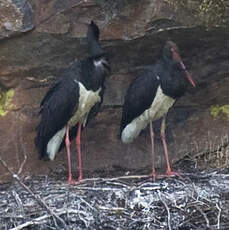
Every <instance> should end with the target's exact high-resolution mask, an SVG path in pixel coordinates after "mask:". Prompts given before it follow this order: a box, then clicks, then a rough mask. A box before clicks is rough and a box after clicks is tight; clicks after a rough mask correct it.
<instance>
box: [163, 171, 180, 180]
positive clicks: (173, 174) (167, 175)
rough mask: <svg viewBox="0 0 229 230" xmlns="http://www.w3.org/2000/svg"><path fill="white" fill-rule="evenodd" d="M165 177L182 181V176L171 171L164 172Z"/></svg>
mask: <svg viewBox="0 0 229 230" xmlns="http://www.w3.org/2000/svg"><path fill="white" fill-rule="evenodd" d="M165 176H166V177H171V176H178V177H179V179H182V176H181V175H180V173H179V172H176V171H171V170H167V171H166V175H165Z"/></svg>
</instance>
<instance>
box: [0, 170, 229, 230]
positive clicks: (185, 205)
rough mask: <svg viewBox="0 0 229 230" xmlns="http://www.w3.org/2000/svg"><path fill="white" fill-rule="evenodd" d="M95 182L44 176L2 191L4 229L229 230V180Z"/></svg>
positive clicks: (186, 177)
mask: <svg viewBox="0 0 229 230" xmlns="http://www.w3.org/2000/svg"><path fill="white" fill-rule="evenodd" d="M182 177H183V179H182V180H178V179H176V178H162V179H158V180H157V181H156V182H153V181H152V180H151V179H150V178H149V177H145V176H126V177H118V178H92V179H87V180H84V181H83V182H82V183H80V184H78V185H75V186H72V185H68V184H67V183H64V182H63V181H60V180H59V181H58V180H56V179H55V178H50V177H47V176H39V177H36V178H31V177H27V178H24V179H23V180H22V179H20V178H18V177H17V176H15V178H16V181H15V182H13V183H12V184H11V185H10V186H9V187H8V188H4V189H3V188H1V187H0V197H1V199H0V229H11V230H20V229H39V230H40V229H77V230H78V229H93V230H94V229H115V230H116V229H119V230H121V229H229V175H228V174H225V173H219V172H218V173H216V172H211V173H204V172H203V173H198V174H191V173H189V174H182Z"/></svg>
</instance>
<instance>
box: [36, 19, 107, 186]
mask: <svg viewBox="0 0 229 230" xmlns="http://www.w3.org/2000/svg"><path fill="white" fill-rule="evenodd" d="M87 42H88V50H89V57H86V58H83V59H82V60H79V61H75V62H74V63H73V64H72V65H71V67H70V68H69V70H68V71H67V72H66V73H65V74H64V75H63V76H62V77H61V79H60V80H59V81H58V82H57V83H56V84H55V85H54V86H53V87H51V88H50V89H49V90H48V92H47V93H46V95H45V97H44V98H43V100H42V101H41V104H40V106H41V109H40V115H41V120H40V123H39V125H38V126H37V136H36V137H35V144H36V147H37V148H38V151H39V154H40V158H44V159H49V160H54V158H55V155H56V153H57V152H58V150H59V149H60V146H61V143H62V141H63V140H64V137H65V145H66V149H67V156H68V171H69V175H68V183H69V184H74V183H76V182H79V181H80V180H82V178H83V175H82V164H81V148H80V145H81V144H80V139H81V138H80V136H81V129H82V128H84V127H85V125H86V124H87V122H88V120H89V119H90V118H91V117H93V116H95V115H96V114H97V112H98V109H99V107H100V105H101V104H102V101H103V94H104V89H105V88H104V82H105V79H106V77H107V76H108V75H109V73H110V65H109V62H108V60H107V58H106V54H105V52H104V51H103V49H102V48H101V46H100V44H99V28H98V26H97V25H96V24H95V23H94V22H93V21H91V23H90V24H89V25H88V31H87ZM76 127H77V136H76V146H77V152H78V164H79V167H78V168H79V178H78V181H75V180H73V179H72V170H71V153H70V140H69V130H70V131H71V130H72V129H73V128H76Z"/></svg>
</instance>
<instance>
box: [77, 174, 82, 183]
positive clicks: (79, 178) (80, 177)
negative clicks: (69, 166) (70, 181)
mask: <svg viewBox="0 0 229 230" xmlns="http://www.w3.org/2000/svg"><path fill="white" fill-rule="evenodd" d="M81 180H83V177H82V175H80V176H79V177H78V180H77V181H78V183H80V182H81Z"/></svg>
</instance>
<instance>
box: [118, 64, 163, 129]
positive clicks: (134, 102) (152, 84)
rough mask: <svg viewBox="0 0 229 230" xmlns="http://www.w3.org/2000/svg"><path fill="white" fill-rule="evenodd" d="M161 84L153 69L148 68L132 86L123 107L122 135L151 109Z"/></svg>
mask: <svg viewBox="0 0 229 230" xmlns="http://www.w3.org/2000/svg"><path fill="white" fill-rule="evenodd" d="M159 83H160V82H159V79H157V75H156V74H155V71H154V70H153V68H148V69H147V70H146V71H145V72H144V74H143V75H141V76H139V77H138V78H136V79H135V80H134V81H133V82H132V83H131V84H130V86H129V88H128V90H127V93H126V96H125V101H124V105H123V112H122V119H121V126H120V133H121V132H122V130H123V129H124V128H125V127H126V126H127V125H128V124H129V123H130V122H131V121H132V120H134V119H135V118H136V117H138V116H139V115H141V114H142V113H143V112H144V111H145V110H146V109H148V108H149V107H150V105H151V104H152V102H153V100H154V97H155V95H156V92H157V88H158V86H159Z"/></svg>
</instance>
